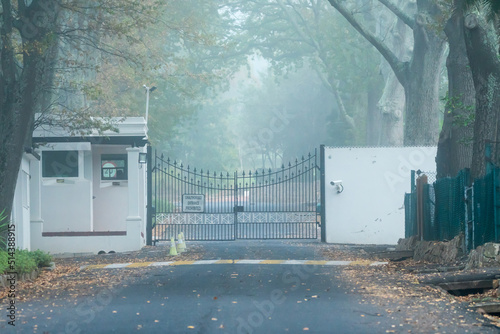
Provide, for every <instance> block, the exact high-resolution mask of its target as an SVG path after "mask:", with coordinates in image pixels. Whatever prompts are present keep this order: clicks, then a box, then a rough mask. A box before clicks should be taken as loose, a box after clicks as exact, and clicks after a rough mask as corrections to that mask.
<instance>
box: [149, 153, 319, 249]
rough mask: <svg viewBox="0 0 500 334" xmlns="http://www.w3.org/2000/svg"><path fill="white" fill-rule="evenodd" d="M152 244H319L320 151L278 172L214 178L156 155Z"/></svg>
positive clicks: (227, 175)
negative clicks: (243, 241)
mask: <svg viewBox="0 0 500 334" xmlns="http://www.w3.org/2000/svg"><path fill="white" fill-rule="evenodd" d="M153 166H154V167H153V176H152V181H153V183H154V186H153V194H152V197H153V207H154V210H153V212H154V213H153V228H152V237H151V238H152V240H153V241H154V242H157V241H166V240H170V238H172V237H174V238H175V237H177V235H178V234H179V233H181V232H183V233H184V237H185V239H186V240H200V241H201V240H218V241H223V240H235V239H317V238H318V228H319V224H320V219H319V211H318V206H319V204H318V203H319V202H318V199H319V196H318V195H319V190H320V189H319V182H320V181H319V176H320V173H319V167H318V165H317V161H316V152H315V153H314V155H312V154H309V155H308V157H307V158H304V157H303V158H302V159H301V160H300V161H298V160H297V161H296V162H295V164H293V165H292V164H289V165H288V167H285V166H282V167H281V168H279V169H278V170H271V169H268V170H258V171H255V172H253V173H252V172H249V173H244V172H243V173H241V174H239V173H238V172H234V173H231V174H230V173H227V172H226V173H215V172H210V171H204V170H197V169H196V168H194V169H192V168H190V167H189V166H183V165H182V164H179V163H177V162H176V161H171V160H170V159H165V158H164V157H163V155H162V156H158V154H155V156H154V165H153Z"/></svg>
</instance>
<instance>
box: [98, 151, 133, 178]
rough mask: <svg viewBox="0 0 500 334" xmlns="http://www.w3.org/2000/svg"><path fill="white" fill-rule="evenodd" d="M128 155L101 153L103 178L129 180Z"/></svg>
mask: <svg viewBox="0 0 500 334" xmlns="http://www.w3.org/2000/svg"><path fill="white" fill-rule="evenodd" d="M127 174H128V173H127V155H126V154H103V155H101V180H127V179H128V178H127Z"/></svg>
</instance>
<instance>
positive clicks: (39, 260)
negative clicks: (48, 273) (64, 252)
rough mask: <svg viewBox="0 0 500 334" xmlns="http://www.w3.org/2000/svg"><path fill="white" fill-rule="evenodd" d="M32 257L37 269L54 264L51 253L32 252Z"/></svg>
mask: <svg viewBox="0 0 500 334" xmlns="http://www.w3.org/2000/svg"><path fill="white" fill-rule="evenodd" d="M30 256H31V257H32V258H33V259H34V260H35V263H36V265H37V267H39V268H41V267H48V266H50V263H51V262H52V256H50V254H49V253H45V252H43V251H41V250H39V249H37V250H36V251H33V252H30Z"/></svg>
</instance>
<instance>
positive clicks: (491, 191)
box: [405, 168, 500, 250]
mask: <svg viewBox="0 0 500 334" xmlns="http://www.w3.org/2000/svg"><path fill="white" fill-rule="evenodd" d="M424 174H425V173H424ZM413 175H414V174H413V171H412V185H411V189H412V191H411V193H409V194H405V236H406V237H407V238H408V237H410V236H414V235H416V236H419V237H420V238H421V239H422V240H440V241H444V240H451V239H453V238H454V237H455V236H457V235H459V234H461V233H463V234H464V236H465V243H466V245H465V246H466V248H467V250H470V249H473V248H475V247H477V246H480V245H483V244H484V243H486V242H500V205H499V204H500V168H491V169H490V170H489V173H488V174H487V175H486V176H484V177H482V178H480V179H476V180H475V181H474V183H473V186H472V187H468V185H469V183H470V182H469V178H470V176H469V171H468V170H467V169H464V170H462V171H460V172H459V173H458V175H457V176H456V177H454V178H450V177H446V178H442V179H439V180H437V181H435V182H433V183H430V182H429V184H424V185H423V188H422V194H421V195H420V196H422V202H423V203H422V204H423V205H422V209H421V212H418V211H419V210H418V207H417V202H418V196H419V195H418V194H417V187H416V183H417V182H418V178H415V177H413ZM432 176H433V175H432ZM432 176H431V177H429V180H430V181H432ZM419 177H420V176H419ZM419 215H422V217H421V219H420V220H419V218H418V217H419ZM419 221H420V224H423V226H422V227H421V229H420V230H421V231H422V232H421V234H422V235H419V226H418V224H419Z"/></svg>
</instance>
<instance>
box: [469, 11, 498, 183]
mask: <svg viewBox="0 0 500 334" xmlns="http://www.w3.org/2000/svg"><path fill="white" fill-rule="evenodd" d="M465 28H466V29H465V34H464V36H465V45H466V47H467V54H468V57H469V62H470V68H471V71H472V77H473V79H474V86H475V88H476V120H475V123H474V144H473V153H472V166H471V177H472V179H474V178H477V177H479V176H481V175H483V174H484V173H485V166H486V163H485V145H486V144H487V143H488V141H490V142H491V145H492V148H493V150H492V156H491V158H492V162H493V163H497V164H498V163H499V157H500V144H498V142H499V141H500V136H499V127H500V61H499V58H498V52H497V50H498V49H497V43H496V42H495V40H494V36H495V32H494V31H493V29H492V28H491V26H490V25H488V24H487V23H486V22H485V21H484V19H482V18H481V17H479V16H477V15H476V14H471V15H468V16H466V18H465Z"/></svg>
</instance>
